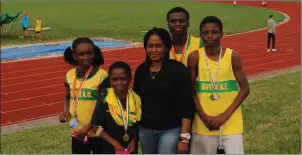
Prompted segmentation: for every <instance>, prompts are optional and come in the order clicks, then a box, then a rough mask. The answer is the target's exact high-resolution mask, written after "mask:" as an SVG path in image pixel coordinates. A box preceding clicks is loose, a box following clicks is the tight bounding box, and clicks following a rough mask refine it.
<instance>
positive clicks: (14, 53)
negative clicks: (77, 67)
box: [1, 39, 129, 60]
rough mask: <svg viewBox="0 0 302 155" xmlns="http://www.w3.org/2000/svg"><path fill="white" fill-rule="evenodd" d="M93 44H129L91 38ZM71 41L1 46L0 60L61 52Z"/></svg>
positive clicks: (113, 46)
mask: <svg viewBox="0 0 302 155" xmlns="http://www.w3.org/2000/svg"><path fill="white" fill-rule="evenodd" d="M93 41H94V44H95V45H96V46H98V47H100V48H117V47H125V46H129V43H127V42H120V41H112V40H101V39H99V40H93ZM71 44H72V42H63V43H57V44H51V45H45V44H39V45H32V46H20V47H13V48H1V60H13V59H20V58H30V57H36V56H43V55H49V54H60V53H61V54H62V53H63V52H64V50H65V49H66V48H67V47H69V46H71Z"/></svg>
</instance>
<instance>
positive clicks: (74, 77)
mask: <svg viewBox="0 0 302 155" xmlns="http://www.w3.org/2000/svg"><path fill="white" fill-rule="evenodd" d="M64 60H65V61H66V62H67V63H68V64H70V65H72V66H75V68H72V69H71V70H69V71H68V72H67V74H66V76H65V87H66V91H65V98H64V104H63V107H64V112H63V113H62V114H60V116H59V120H60V122H61V123H65V122H67V123H68V124H69V126H70V128H71V129H70V132H71V136H72V153H73V154H90V153H91V152H92V153H95V154H100V153H101V145H102V142H103V140H102V139H101V138H100V137H98V136H97V135H96V133H95V132H93V131H92V130H90V129H91V124H90V121H91V118H92V114H93V111H94V108H95V105H96V102H97V100H98V99H99V98H100V94H101V91H102V89H106V88H108V87H109V86H110V85H109V80H108V74H107V72H106V71H105V70H103V69H101V68H100V67H99V66H100V65H102V64H104V58H103V56H102V53H101V50H100V49H99V48H98V47H97V46H96V45H95V44H94V43H93V41H92V40H91V39H90V38H87V37H81V38H77V39H75V40H74V41H73V43H72V46H71V47H68V48H67V49H66V50H65V52H64Z"/></svg>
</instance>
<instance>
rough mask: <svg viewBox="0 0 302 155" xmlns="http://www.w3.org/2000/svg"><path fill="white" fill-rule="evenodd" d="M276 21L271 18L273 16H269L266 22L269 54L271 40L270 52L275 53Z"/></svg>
mask: <svg viewBox="0 0 302 155" xmlns="http://www.w3.org/2000/svg"><path fill="white" fill-rule="evenodd" d="M275 27H276V21H275V20H274V18H273V15H269V19H268V21H267V49H266V50H267V52H270V51H271V50H270V44H271V40H272V47H273V49H272V51H273V52H275V51H277V50H276V48H275V39H276V28H275Z"/></svg>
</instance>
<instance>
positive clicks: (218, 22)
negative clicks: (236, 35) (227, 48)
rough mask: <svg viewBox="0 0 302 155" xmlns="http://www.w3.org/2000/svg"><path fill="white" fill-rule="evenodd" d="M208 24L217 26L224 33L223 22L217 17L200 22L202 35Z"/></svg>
mask: <svg viewBox="0 0 302 155" xmlns="http://www.w3.org/2000/svg"><path fill="white" fill-rule="evenodd" d="M207 23H214V24H217V25H218V27H219V29H220V32H223V26H222V22H221V20H220V19H219V18H217V17H216V16H207V17H205V18H204V19H203V20H202V21H201V22H200V25H199V30H200V33H201V32H202V30H201V29H202V27H203V26H204V25H205V24H207Z"/></svg>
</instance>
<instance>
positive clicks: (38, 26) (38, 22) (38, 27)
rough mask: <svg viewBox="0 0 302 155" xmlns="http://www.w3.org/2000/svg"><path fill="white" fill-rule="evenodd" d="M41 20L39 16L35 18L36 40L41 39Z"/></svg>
mask: <svg viewBox="0 0 302 155" xmlns="http://www.w3.org/2000/svg"><path fill="white" fill-rule="evenodd" d="M42 28H43V25H42V20H41V19H40V17H39V16H37V19H36V24H35V32H36V40H37V41H42Z"/></svg>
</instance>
